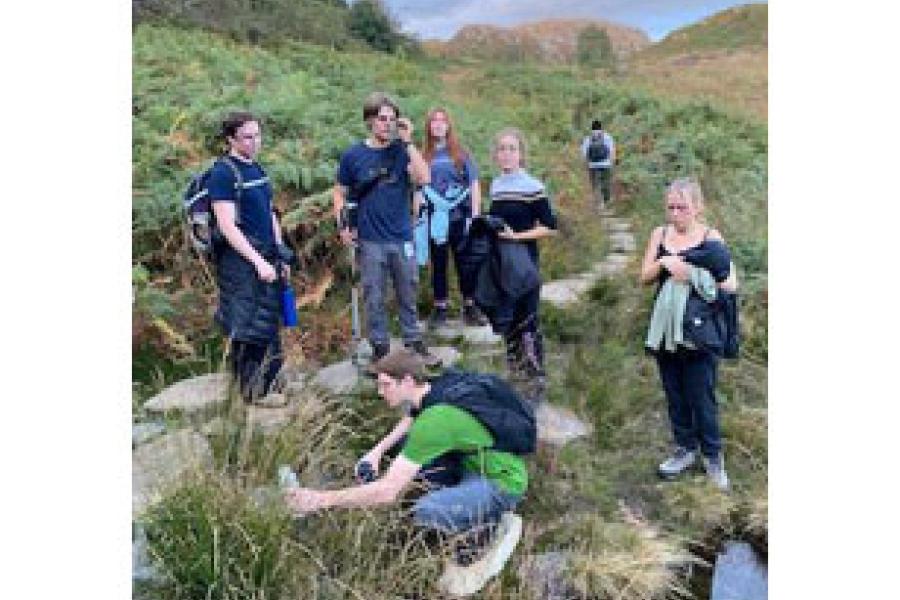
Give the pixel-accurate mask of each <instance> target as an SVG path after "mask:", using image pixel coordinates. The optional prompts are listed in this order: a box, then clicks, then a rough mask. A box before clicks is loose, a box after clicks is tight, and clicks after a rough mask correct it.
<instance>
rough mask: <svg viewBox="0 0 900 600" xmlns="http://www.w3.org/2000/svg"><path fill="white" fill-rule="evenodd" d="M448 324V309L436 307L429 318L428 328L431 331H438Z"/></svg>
mask: <svg viewBox="0 0 900 600" xmlns="http://www.w3.org/2000/svg"><path fill="white" fill-rule="evenodd" d="M446 324H447V307H446V306H435V307H434V310H433V311H432V312H431V316H430V317H428V326H429V327H430V328H431V329H437V328H438V327H443V326H444V325H446Z"/></svg>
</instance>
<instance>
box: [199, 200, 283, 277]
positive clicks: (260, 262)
mask: <svg viewBox="0 0 900 600" xmlns="http://www.w3.org/2000/svg"><path fill="white" fill-rule="evenodd" d="M212 209H213V214H215V216H216V224H217V225H218V227H219V231H221V232H222V235H223V236H225V239H226V240H228V243H229V244H230V245H231V247H232V248H234V250H235V252H237V253H238V254H240V255H241V256H243V257H244V258H245V259H247V261H248V262H250V263H251V264H252V265H253V266H254V268H256V273H257V275H259V278H260V279H262V280H263V281H265V282H267V283H271V282H273V281H275V277H276V274H275V268H274V267H273V266H272V265H271V264H269V263H268V262H267V261H266V259H264V258H263V257H262V256H261V255H260V253H259V252H257V251H256V249H255V248H254V247H253V246H252V245H251V244H250V242H249V241H248V240H247V238H246V237H245V236H244V233H243V232H242V231H241V230H240V229H238V227H237V225H235V223H234V216H235V206H234V202H230V201H218V202H217V201H215V200H214V201H213V202H212Z"/></svg>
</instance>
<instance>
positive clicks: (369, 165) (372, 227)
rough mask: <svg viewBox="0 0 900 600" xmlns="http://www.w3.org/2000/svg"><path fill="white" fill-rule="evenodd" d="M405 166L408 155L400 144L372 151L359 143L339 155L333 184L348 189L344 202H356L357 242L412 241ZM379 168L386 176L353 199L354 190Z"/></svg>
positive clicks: (408, 187)
mask: <svg viewBox="0 0 900 600" xmlns="http://www.w3.org/2000/svg"><path fill="white" fill-rule="evenodd" d="M408 165H409V155H408V154H407V153H406V148H404V147H403V145H402V144H401V143H393V144H391V145H389V146H387V147H386V148H378V149H376V148H370V147H368V146H367V145H366V144H365V143H362V142H361V143H359V144H355V145H353V146H351V147H350V148H349V149H347V150H346V151H345V152H344V153H343V154H342V155H341V162H340V164H339V165H338V172H337V182H338V183H339V184H340V185H342V186H344V187H346V188H347V189H348V198H347V199H348V200H356V201H357V203H358V205H359V208H358V210H357V227H358V234H359V239H360V240H365V241H367V242H409V241H412V219H411V218H410V203H409V196H410V195H409V192H410V186H411V180H410V178H409V173H408V172H407V170H406V169H407V166H408ZM382 168H385V169H387V172H388V175H387V176H386V177H384V178H382V180H381V181H379V182H378V183H377V184H376V185H375V186H374V187H373V188H372V189H371V190H370V191H369V193H368V194H366V196H365V197H364V198H353V195H354V192H353V190H354V188H357V187H359V186H360V185H362V184H363V183H364V182H365V181H367V180H369V179H371V178H372V177H375V176H377V175H378V173H379V171H380V170H381V169H382Z"/></svg>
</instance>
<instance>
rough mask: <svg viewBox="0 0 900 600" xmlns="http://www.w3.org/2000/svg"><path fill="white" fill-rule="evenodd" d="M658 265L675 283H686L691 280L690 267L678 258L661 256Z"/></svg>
mask: <svg viewBox="0 0 900 600" xmlns="http://www.w3.org/2000/svg"><path fill="white" fill-rule="evenodd" d="M659 264H660V265H662V266H663V267H664V268H665V269H666V271H668V272H669V273H670V274H671V275H672V277H673V278H674V279H675V281H681V282H686V281H688V280H689V279H690V278H691V267H690V265H688V264H687V263H686V262H684V261H683V260H682V259H681V257H680V256H663V257H662V258H660V259H659Z"/></svg>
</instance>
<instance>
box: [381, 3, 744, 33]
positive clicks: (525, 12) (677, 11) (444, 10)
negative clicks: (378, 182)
mask: <svg viewBox="0 0 900 600" xmlns="http://www.w3.org/2000/svg"><path fill="white" fill-rule="evenodd" d="M748 3H750V0H743V1H741V0H737V1H735V0H385V4H386V5H387V7H388V10H389V11H390V12H391V14H392V15H393V16H394V17H396V18H397V19H398V20H399V21H400V23H401V25H402V27H403V29H404V30H405V31H407V32H410V33H414V34H416V35H417V36H418V37H419V38H420V39H434V38H437V39H442V40H446V39H449V38H451V37H453V34H455V33H456V31H457V30H458V29H459V28H461V27H462V26H463V25H468V24H490V25H500V26H510V25H518V24H520V23H527V22H530V21H538V20H543V19H549V18H578V17H584V18H596V19H603V20H607V21H612V22H613V23H618V24H621V25H628V26H630V27H636V28H638V29H641V30H643V31H644V32H645V33H646V34H647V35H648V36H649V37H650V39H651V40H653V41H658V40H660V39H662V38H663V37H665V36H666V34H667V33H669V32H670V31H672V30H674V29H678V28H679V27H683V26H684V25H689V24H691V23H695V22H697V21H699V20H701V19H703V18H705V17H708V16H709V15H712V14H714V13H717V12H719V11H721V10H723V9H725V8H729V7H731V6H736V5H739V4H748Z"/></svg>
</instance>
